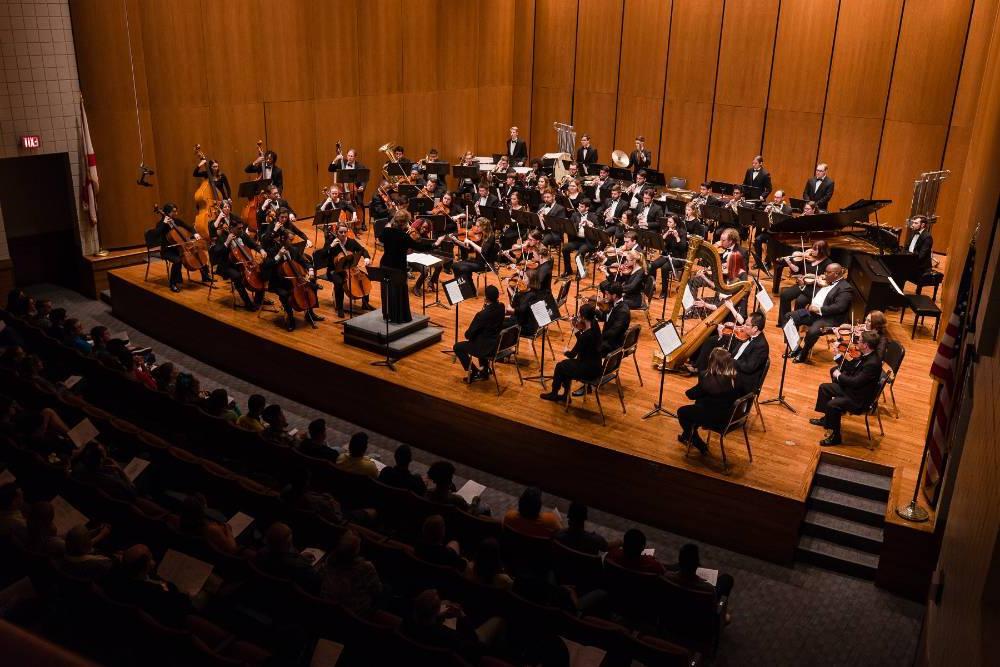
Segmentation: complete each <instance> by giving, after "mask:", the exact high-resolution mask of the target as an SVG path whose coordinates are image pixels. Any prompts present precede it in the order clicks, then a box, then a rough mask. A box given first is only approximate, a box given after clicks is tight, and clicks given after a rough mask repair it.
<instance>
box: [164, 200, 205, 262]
mask: <svg viewBox="0 0 1000 667" xmlns="http://www.w3.org/2000/svg"><path fill="white" fill-rule="evenodd" d="M153 213H156V214H157V215H160V216H163V220H164V221H165V222H166V223H167V225H168V226H169V227H170V231H169V232H167V239H168V240H169V241H170V243H169V246H176V247H178V248H180V251H181V263H182V264H183V265H184V268H186V269H187V270H188V271H201V270H202V269H203V268H205V267H206V266H208V249H207V248H206V247H205V240H204V239H193V238H191V233H190V232H189V231H188V230H187V229H185V228H184V227H181V226H180V225H178V224H177V223H176V222H174V219H173V218H171V217H170V216H169V215H167V214H166V213H164V212H163V209H161V208H160V205H159V204H153ZM169 246H168V247H169Z"/></svg>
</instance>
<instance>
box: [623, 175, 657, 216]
mask: <svg viewBox="0 0 1000 667" xmlns="http://www.w3.org/2000/svg"><path fill="white" fill-rule="evenodd" d="M652 188H653V186H652V185H650V184H649V183H647V182H646V170H645V169H641V170H639V171H638V172H637V173H636V175H635V183H633V184H632V185H630V186H628V187H627V188H625V194H627V195H628V196H629V204H628V207H629V208H638V207H639V204H641V203H642V193H643V192H645V191H646V190H650V189H652Z"/></svg>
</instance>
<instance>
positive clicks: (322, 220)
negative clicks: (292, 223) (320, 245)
mask: <svg viewBox="0 0 1000 667" xmlns="http://www.w3.org/2000/svg"><path fill="white" fill-rule="evenodd" d="M335 213H340V211H338V210H336V209H328V210H325V211H316V213H315V214H314V215H313V245H314V246H315V245H316V241H318V240H319V230H320V229H321V228H322V229H323V230H326V228H327V227H329V226H331V225H336V224H337V220H334V219H333V215H334V214H335ZM338 217H340V216H338Z"/></svg>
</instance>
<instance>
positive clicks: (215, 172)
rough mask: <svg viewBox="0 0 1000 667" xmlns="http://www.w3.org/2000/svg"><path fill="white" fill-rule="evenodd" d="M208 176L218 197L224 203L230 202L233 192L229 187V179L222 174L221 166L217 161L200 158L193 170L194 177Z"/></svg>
mask: <svg viewBox="0 0 1000 667" xmlns="http://www.w3.org/2000/svg"><path fill="white" fill-rule="evenodd" d="M206 167H207V168H206ZM209 174H211V179H212V185H213V187H214V190H215V191H216V192H218V193H219V197H220V198H221V199H223V200H225V201H231V200H232V198H233V191H232V189H231V188H230V187H229V177H228V176H226V175H225V174H224V173H223V172H222V166H221V165H220V164H219V162H218V160H209V159H207V158H202V159H201V161H200V162H199V163H198V165H197V166H196V167H195V168H194V177H195V178H209Z"/></svg>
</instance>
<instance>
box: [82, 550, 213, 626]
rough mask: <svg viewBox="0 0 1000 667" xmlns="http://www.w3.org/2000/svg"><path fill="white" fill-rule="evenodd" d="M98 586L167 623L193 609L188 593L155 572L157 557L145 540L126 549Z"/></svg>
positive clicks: (173, 623) (179, 621)
mask: <svg viewBox="0 0 1000 667" xmlns="http://www.w3.org/2000/svg"><path fill="white" fill-rule="evenodd" d="M101 586H102V588H103V589H104V590H105V592H106V593H107V594H108V595H109V596H110V597H111V598H112V599H114V600H117V601H118V602H122V603H124V604H131V605H135V606H136V607H139V608H140V609H142V610H143V611H144V612H146V613H147V614H150V615H151V616H153V618H155V619H156V620H158V621H159V622H160V623H162V624H164V625H166V626H168V627H179V626H180V625H181V624H182V623H183V621H184V617H185V616H187V615H188V614H191V613H193V611H194V609H193V608H192V606H191V600H190V599H189V598H188V596H186V595H184V594H183V593H181V592H180V591H178V590H177V587H176V586H174V585H173V584H172V583H170V582H168V581H164V580H163V579H160V578H159V577H158V576H157V575H156V561H155V560H153V553H152V552H151V551H150V550H149V547H147V546H146V545H145V544H135V545H133V546H131V547H129V548H128V549H126V550H125V552H124V553H123V554H122V560H121V567H120V568H118V569H116V570H115V571H114V572H113V573H112V575H111V576H110V577H108V579H107V580H106V581H104V582H102V584H101Z"/></svg>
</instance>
